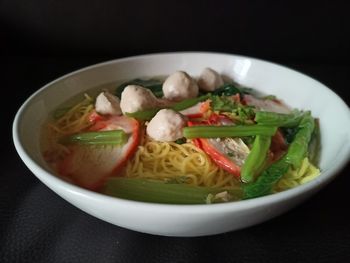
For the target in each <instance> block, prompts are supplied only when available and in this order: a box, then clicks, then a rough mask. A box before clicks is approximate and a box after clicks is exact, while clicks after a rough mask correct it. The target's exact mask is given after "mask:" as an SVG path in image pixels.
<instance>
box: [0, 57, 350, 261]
mask: <svg viewBox="0 0 350 263" xmlns="http://www.w3.org/2000/svg"><path fill="white" fill-rule="evenodd" d="M109 59H112V58H110V57H102V58H101V57H99V58H96V57H94V58H92V57H66V58H64V57H15V56H7V57H6V56H5V57H3V58H2V62H1V64H2V69H1V79H2V81H1V88H2V89H1V90H2V99H3V100H5V101H6V102H8V104H6V105H5V104H4V103H1V107H2V109H1V119H2V123H3V124H2V125H1V135H2V136H1V147H0V149H1V158H2V162H1V164H2V167H1V176H0V262H138V261H139V262H350V215H349V213H348V210H349V204H348V200H349V196H348V189H349V185H350V177H349V172H350V165H349V164H348V165H347V167H345V168H344V169H343V171H342V172H341V173H339V175H338V177H337V178H336V179H335V180H334V181H332V182H331V183H330V184H329V185H327V186H326V187H325V188H324V189H323V190H322V191H320V192H319V193H317V194H316V195H314V196H313V197H312V198H311V199H309V200H308V201H306V202H304V203H303V204H301V205H299V206H298V207H296V208H294V209H293V210H291V211H289V212H287V213H285V214H283V215H281V216H279V217H277V218H274V219H272V220H270V221H267V222H265V223H262V224H259V225H256V226H253V227H250V228H246V229H242V230H238V231H234V232H229V233H224V234H220V235H214V236H206V237H194V238H179V237H163V236H154V235H149V234H143V233H138V232H134V231H131V230H128V229H124V228H121V227H118V226H114V225H111V224H109V223H106V222H104V221H101V220H99V219H97V218H94V217H92V216H90V215H88V214H86V213H85V212H83V211H81V210H79V209H78V208H76V207H74V206H73V205H71V204H70V203H68V202H66V201H65V200H63V199H62V198H61V197H59V196H58V195H56V194H55V193H54V192H52V191H51V190H50V189H48V188H47V187H46V186H45V185H44V184H43V183H41V182H40V181H39V180H38V179H37V178H36V177H35V176H34V175H33V174H32V173H31V172H30V171H29V170H28V169H27V168H26V166H25V165H24V163H23V162H22V161H21V159H20V158H19V156H18V155H17V153H16V151H15V148H14V146H13V142H12V135H11V128H12V127H11V126H12V121H13V118H14V116H15V113H16V111H17V110H18V108H19V107H20V105H21V104H22V103H23V102H24V100H25V99H26V98H27V97H28V96H29V95H30V94H31V93H33V92H34V91H36V90H37V89H38V88H40V87H41V86H43V85H44V84H46V83H47V82H49V81H51V80H54V79H55V78H57V77H60V76H62V75H63V74H66V73H69V72H71V71H73V70H76V69H79V68H81V67H84V66H88V65H91V64H94V63H97V62H102V61H104V60H109ZM275 62H278V63H282V62H281V61H275ZM283 64H286V65H288V66H290V67H291V68H294V69H296V70H299V71H301V72H303V73H305V74H308V75H310V76H312V77H314V78H316V79H318V80H319V81H321V82H323V83H324V84H326V85H327V86H328V87H330V88H331V89H333V90H334V91H335V92H336V93H338V94H339V95H340V96H341V97H342V98H343V99H344V100H345V101H346V102H347V103H348V105H349V103H350V99H349V95H348V94H347V90H348V85H349V83H350V66H347V65H330V64H308V63H303V64H288V63H284V62H283ZM4 80H5V81H4ZM334 117H335V118H336V117H337V116H334ZM4 120H5V122H4ZM213 223H214V222H213Z"/></svg>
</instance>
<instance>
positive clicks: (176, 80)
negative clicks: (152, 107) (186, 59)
mask: <svg viewBox="0 0 350 263" xmlns="http://www.w3.org/2000/svg"><path fill="white" fill-rule="evenodd" d="M163 93H164V97H165V98H167V99H169V100H173V101H180V100H183V99H188V98H195V97H197V95H198V85H197V83H196V81H195V80H194V79H192V78H191V77H190V76H189V75H188V74H187V73H186V72H183V71H177V72H175V73H173V74H171V75H170V76H169V77H168V78H167V79H166V80H165V81H164V83H163Z"/></svg>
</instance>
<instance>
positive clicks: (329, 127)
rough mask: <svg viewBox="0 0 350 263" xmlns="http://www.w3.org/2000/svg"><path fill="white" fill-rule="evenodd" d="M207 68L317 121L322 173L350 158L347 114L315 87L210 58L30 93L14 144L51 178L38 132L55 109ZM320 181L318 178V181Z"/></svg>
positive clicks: (154, 58) (163, 58)
mask: <svg viewBox="0 0 350 263" xmlns="http://www.w3.org/2000/svg"><path fill="white" fill-rule="evenodd" d="M204 67H211V68H213V69H215V70H217V71H218V72H220V73H221V74H223V75H226V76H228V77H230V78H232V79H234V80H235V81H236V82H238V83H240V84H242V85H244V86H247V87H251V88H254V89H257V90H259V91H262V92H264V93H266V94H273V95H276V96H278V97H279V98H281V99H282V100H284V102H285V103H287V104H288V105H289V106H291V107H293V108H299V109H305V110H311V111H312V114H313V116H315V117H318V118H319V119H320V128H321V135H322V136H321V143H322V151H321V157H320V168H321V169H322V171H323V172H324V171H327V170H331V169H336V168H337V166H338V164H344V163H345V162H346V160H348V158H349V153H350V113H349V108H348V107H347V105H346V104H345V103H344V102H343V101H342V100H341V99H340V98H339V97H338V96H337V95H336V94H335V93H334V92H332V91H331V90H329V89H328V88H326V87H325V86H324V85H323V84H321V83H320V82H318V81H316V80H314V79H312V78H309V77H307V76H305V75H303V74H301V73H298V72H296V71H293V70H291V69H288V68H286V67H283V66H279V65H276V64H273V63H269V62H265V61H261V60H257V59H253V58H247V57H242V56H234V55H226V54H213V53H173V54H155V55H146V56H138V57H131V58H126V59H121V60H116V61H111V62H106V63H102V64H98V65H95V66H91V67H88V68H85V69H82V70H79V71H76V72H73V73H71V74H69V75H66V76H64V77H62V78H60V79H58V80H56V81H54V82H52V83H49V84H48V85H46V86H45V87H43V88H42V89H40V90H39V91H38V92H36V93H35V94H33V95H32V96H31V97H30V98H29V99H28V100H27V102H26V103H25V104H24V105H23V107H22V108H21V110H20V111H19V114H18V118H19V119H18V127H17V132H18V140H19V142H20V144H21V145H22V147H23V149H24V151H25V152H26V154H27V155H29V156H30V157H31V159H32V160H34V162H36V163H37V164H38V165H39V166H41V167H44V169H46V170H47V171H50V172H52V173H53V171H52V170H51V169H50V168H49V167H48V165H47V164H46V162H45V161H44V160H43V158H42V155H41V152H40V128H39V127H41V126H42V124H43V122H44V121H45V120H46V119H47V117H48V114H50V113H51V112H52V111H53V110H54V109H55V108H57V107H58V106H59V105H61V104H62V103H64V102H65V101H67V100H69V99H70V98H71V97H72V96H75V95H77V94H80V93H83V92H84V91H87V90H89V89H91V88H94V87H97V86H100V85H103V84H106V83H111V82H116V81H118V80H126V79H132V78H136V77H140V76H141V77H147V76H148V77H152V76H158V75H168V74H170V73H173V72H174V71H176V70H184V71H186V72H188V73H189V74H190V75H192V76H198V75H199V73H200V72H201V70H202V69H203V68H204ZM321 177H322V176H321Z"/></svg>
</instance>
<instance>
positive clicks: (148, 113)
mask: <svg viewBox="0 0 350 263" xmlns="http://www.w3.org/2000/svg"><path fill="white" fill-rule="evenodd" d="M160 110H161V109H160V108H156V109H150V110H144V111H136V112H132V113H129V112H126V113H125V115H126V116H128V117H132V118H135V119H137V120H141V121H148V120H150V119H152V118H153V117H154V116H155V115H156V114H157V112H158V111H160Z"/></svg>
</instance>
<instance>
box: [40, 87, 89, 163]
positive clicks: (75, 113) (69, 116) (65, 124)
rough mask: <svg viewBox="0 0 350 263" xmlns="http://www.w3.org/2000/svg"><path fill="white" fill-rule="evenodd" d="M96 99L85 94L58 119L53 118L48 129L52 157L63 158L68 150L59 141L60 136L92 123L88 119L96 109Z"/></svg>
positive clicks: (81, 129) (48, 144) (47, 145)
mask: <svg viewBox="0 0 350 263" xmlns="http://www.w3.org/2000/svg"><path fill="white" fill-rule="evenodd" d="M93 102H94V100H93V98H91V97H90V96H89V95H88V94H84V99H83V100H82V101H81V102H79V103H77V104H76V105H75V106H73V107H71V108H68V110H67V111H66V112H65V113H64V114H63V115H62V116H61V117H59V118H58V119H56V120H51V121H50V122H49V123H48V125H47V128H46V130H45V131H44V132H45V133H46V136H44V138H47V142H46V147H47V149H49V152H50V153H51V154H52V155H54V156H51V157H50V159H57V158H58V159H60V158H63V157H64V156H65V155H66V154H67V153H68V152H69V150H68V148H67V147H65V146H64V145H63V144H60V143H59V138H60V137H62V136H64V135H70V134H74V133H78V132H81V131H83V130H84V129H86V128H87V127H89V126H90V125H91V123H90V122H89V120H88V117H89V114H90V113H91V112H92V110H93V109H94V104H93Z"/></svg>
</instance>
